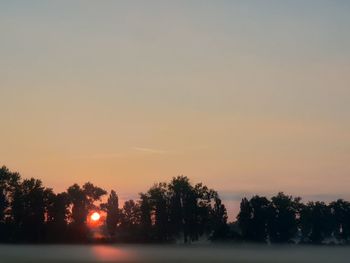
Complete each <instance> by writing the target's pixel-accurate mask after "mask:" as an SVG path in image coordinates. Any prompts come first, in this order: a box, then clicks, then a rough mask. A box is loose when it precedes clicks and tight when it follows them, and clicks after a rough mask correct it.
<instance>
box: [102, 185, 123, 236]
mask: <svg viewBox="0 0 350 263" xmlns="http://www.w3.org/2000/svg"><path fill="white" fill-rule="evenodd" d="M105 210H106V212H107V217H106V226H107V230H108V233H109V235H110V236H111V237H114V236H115V234H116V230H117V225H118V223H120V221H121V220H120V214H121V213H120V211H119V199H118V195H117V194H116V192H115V191H114V190H112V191H111V193H110V195H109V197H108V200H107V204H105Z"/></svg>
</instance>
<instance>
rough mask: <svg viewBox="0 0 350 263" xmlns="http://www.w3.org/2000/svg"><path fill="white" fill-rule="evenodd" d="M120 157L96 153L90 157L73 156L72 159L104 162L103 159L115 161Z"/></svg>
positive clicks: (116, 154) (113, 154)
mask: <svg viewBox="0 0 350 263" xmlns="http://www.w3.org/2000/svg"><path fill="white" fill-rule="evenodd" d="M121 156H122V155H121V154H118V153H98V154H92V155H77V156H73V157H72V159H91V160H105V159H116V158H120V157H121Z"/></svg>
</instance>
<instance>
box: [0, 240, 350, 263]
mask: <svg viewBox="0 0 350 263" xmlns="http://www.w3.org/2000/svg"><path fill="white" fill-rule="evenodd" d="M349 258H350V247H348V246H343V247H326V246H318V247H316V246H268V245H266V246H251V245H246V246H243V245H234V244H232V245H225V246H210V245H208V246H196V245H190V246H180V245H178V246H176V245H174V246H170V245H168V246H166V245H165V246H160V245H159V246H155V245H111V246H109V245H0V262H1V263H8V262H16V263H17V262H29V263H31V262H33V263H34V262H35V263H37V262H40V263H41V262H44V263H46V262H54V263H67V262H76V263H77V262H79V263H82V262H87V263H93V262H94V263H97V262H115V263H121V262H123V263H131V262H133V263H136V262H139V263H145V262H152V263H154V262H159V263H160V262H162V263H163V262H174V263H175V262H176V263H182V262H195V263H209V262H210V263H212V262H214V263H220V262H230V263H274V262H276V263H326V262H327V263H328V262H331V263H349V262H350V261H349Z"/></svg>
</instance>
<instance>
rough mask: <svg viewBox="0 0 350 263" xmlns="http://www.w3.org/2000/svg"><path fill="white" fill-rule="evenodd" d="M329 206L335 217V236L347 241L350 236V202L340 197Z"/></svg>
mask: <svg viewBox="0 0 350 263" xmlns="http://www.w3.org/2000/svg"><path fill="white" fill-rule="evenodd" d="M329 206H330V208H331V211H332V215H333V218H334V236H335V237H336V238H338V239H339V240H340V241H342V242H347V241H348V240H349V238H350V203H349V202H347V201H344V200H342V199H338V200H337V201H334V202H332V203H330V205H329Z"/></svg>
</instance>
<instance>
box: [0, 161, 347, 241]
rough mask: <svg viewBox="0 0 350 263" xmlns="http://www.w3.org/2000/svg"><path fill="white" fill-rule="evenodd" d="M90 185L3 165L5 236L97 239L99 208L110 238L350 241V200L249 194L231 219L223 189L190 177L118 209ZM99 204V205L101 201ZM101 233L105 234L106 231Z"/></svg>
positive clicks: (0, 203) (0, 188)
mask: <svg viewBox="0 0 350 263" xmlns="http://www.w3.org/2000/svg"><path fill="white" fill-rule="evenodd" d="M106 193H107V192H106V191H105V190H103V189H102V188H100V187H97V186H95V185H93V184H92V183H89V182H88V183H85V184H84V185H82V186H80V185H78V184H74V185H72V186H70V187H69V188H68V189H67V191H66V192H62V193H58V194H56V193H54V192H53V191H52V189H50V188H46V187H45V186H43V184H42V182H41V181H40V180H37V179H34V178H31V179H21V177H20V175H19V174H18V173H14V172H11V171H9V170H8V169H7V168H6V167H5V166H3V167H2V168H0V242H3V243H6V242H7V243H8V242H13V243H57V242H60V243H71V242H79V243H81V242H92V241H94V240H96V238H97V237H96V236H94V235H92V228H91V225H90V226H89V221H88V218H89V215H90V214H91V212H92V211H95V210H100V211H101V213H102V214H104V215H105V216H104V218H105V220H102V222H104V223H103V224H102V225H101V226H99V231H100V232H102V233H104V235H102V236H104V237H105V238H104V240H105V241H109V242H158V243H165V242H183V243H191V242H194V241H197V240H199V239H201V238H205V239H210V240H211V241H213V242H239V241H241V242H242V241H243V242H244V241H246V242H257V243H291V242H299V243H312V244H322V243H330V242H333V243H334V242H338V243H341V244H346V243H348V242H349V240H350V203H349V202H347V201H344V200H341V199H339V200H337V201H334V202H331V203H330V204H325V203H323V202H309V203H307V204H303V203H301V198H299V197H296V198H294V197H292V196H288V195H285V194H283V193H278V194H277V195H276V196H273V197H271V198H270V199H268V198H266V197H262V196H253V197H252V198H250V199H247V198H243V199H242V201H241V205H240V212H239V214H238V216H237V222H234V223H230V224H228V223H227V211H226V207H225V205H224V204H223V203H222V201H221V199H220V197H219V195H218V193H217V192H216V191H214V190H212V189H209V188H208V187H207V186H205V185H203V184H201V183H199V184H195V185H193V184H191V182H190V180H189V179H188V178H187V177H185V176H178V177H174V178H173V179H172V180H171V181H170V182H169V183H158V184H155V185H153V186H152V187H151V188H150V189H149V190H148V191H147V192H145V193H140V195H139V199H138V200H137V201H134V200H128V201H126V202H125V203H124V205H123V207H122V208H119V198H118V195H117V193H116V192H115V191H113V190H112V191H111V192H110V195H109V197H108V199H107V202H106V203H101V200H102V199H101V198H102V197H103V196H104V195H106ZM98 204H99V206H98ZM100 238H101V237H100Z"/></svg>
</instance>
